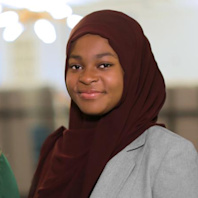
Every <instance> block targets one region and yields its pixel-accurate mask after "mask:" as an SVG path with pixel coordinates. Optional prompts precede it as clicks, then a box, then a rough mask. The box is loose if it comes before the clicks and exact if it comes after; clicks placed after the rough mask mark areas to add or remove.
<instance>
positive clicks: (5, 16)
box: [0, 11, 19, 27]
mask: <svg viewBox="0 0 198 198" xmlns="http://www.w3.org/2000/svg"><path fill="white" fill-rule="evenodd" d="M18 21H19V15H18V14H17V13H16V12H14V11H6V12H3V13H1V14H0V27H6V26H11V25H12V24H15V23H17V22H18Z"/></svg>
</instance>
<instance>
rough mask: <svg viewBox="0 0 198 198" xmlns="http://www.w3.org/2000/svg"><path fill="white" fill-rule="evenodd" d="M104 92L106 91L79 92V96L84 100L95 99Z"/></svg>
mask: <svg viewBox="0 0 198 198" xmlns="http://www.w3.org/2000/svg"><path fill="white" fill-rule="evenodd" d="M103 94H104V92H99V91H82V92H78V95H79V97H80V98H81V99H84V100H94V99H97V98H99V97H100V96H101V95H103Z"/></svg>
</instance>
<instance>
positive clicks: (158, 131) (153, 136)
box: [145, 126, 195, 150]
mask: <svg viewBox="0 0 198 198" xmlns="http://www.w3.org/2000/svg"><path fill="white" fill-rule="evenodd" d="M145 138H146V141H145V142H146V144H147V146H151V145H152V146H153V145H155V147H158V148H163V147H164V148H165V149H169V148H172V147H175V148H176V147H179V148H180V149H181V148H182V147H184V148H185V147H186V146H187V147H192V149H193V150H195V147H194V146H193V144H192V142H191V141H189V140H187V139H185V138H184V137H182V136H180V135H178V134H176V133H174V132H172V131H170V130H168V129H166V128H164V127H161V126H153V127H150V128H149V129H148V130H146V131H145Z"/></svg>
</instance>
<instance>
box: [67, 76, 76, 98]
mask: <svg viewBox="0 0 198 198" xmlns="http://www.w3.org/2000/svg"><path fill="white" fill-rule="evenodd" d="M65 83H66V87H67V91H68V93H69V95H70V96H71V93H72V90H73V89H74V86H75V80H74V78H72V76H71V75H66V81H65Z"/></svg>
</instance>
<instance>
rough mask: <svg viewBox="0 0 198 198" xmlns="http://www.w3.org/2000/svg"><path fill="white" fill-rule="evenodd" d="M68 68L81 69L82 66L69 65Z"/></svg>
mask: <svg viewBox="0 0 198 198" xmlns="http://www.w3.org/2000/svg"><path fill="white" fill-rule="evenodd" d="M69 68H70V69H73V70H79V69H82V66H80V65H71V66H69Z"/></svg>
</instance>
